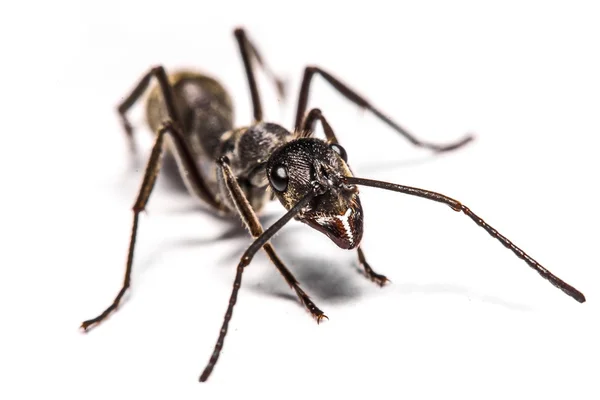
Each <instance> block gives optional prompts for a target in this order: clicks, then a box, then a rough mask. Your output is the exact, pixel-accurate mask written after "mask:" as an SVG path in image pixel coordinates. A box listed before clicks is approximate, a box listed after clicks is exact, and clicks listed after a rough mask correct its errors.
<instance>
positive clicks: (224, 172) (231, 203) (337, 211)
mask: <svg viewBox="0 0 600 400" xmlns="http://www.w3.org/2000/svg"><path fill="white" fill-rule="evenodd" d="M235 37H236V40H237V42H238V45H239V49H240V53H241V56H242V61H243V63H244V67H245V72H246V75H247V79H248V83H249V86H250V93H251V98H252V105H253V111H254V122H253V123H252V124H251V125H249V126H246V127H242V128H237V129H236V128H234V127H233V106H232V101H231V98H230V97H229V95H228V94H227V93H226V91H225V90H224V88H223V87H222V86H221V85H220V84H219V83H218V82H217V81H216V80H214V79H212V78H210V77H208V76H206V75H204V74H201V73H198V72H194V71H179V72H175V73H173V74H171V75H168V74H167V73H166V72H165V70H164V68H163V67H161V66H158V67H155V68H152V69H151V70H150V71H149V72H148V73H147V74H146V75H145V76H144V77H143V78H142V79H141V81H140V82H139V83H138V85H137V86H136V87H135V88H134V90H133V91H132V93H131V94H130V95H129V96H128V97H127V98H126V99H125V100H124V101H123V103H122V104H121V105H120V106H119V107H118V111H119V115H120V116H121V118H122V122H123V125H124V128H125V132H126V133H127V136H128V138H129V140H130V143H131V145H132V148H135V142H134V138H133V130H132V127H131V125H130V123H129V122H128V120H127V117H126V113H127V111H128V110H129V109H130V108H131V106H133V105H134V103H135V102H136V101H137V100H138V99H139V98H140V97H141V95H142V94H143V93H144V92H145V91H146V89H147V88H148V86H149V83H150V81H151V79H152V78H155V79H156V81H157V83H158V84H157V85H155V86H154V87H153V88H152V90H151V92H150V95H149V97H148V100H147V110H146V115H147V119H148V124H149V125H150V128H151V129H152V131H153V132H155V133H156V141H155V144H154V147H153V148H152V151H151V154H150V157H149V160H148V163H147V167H146V170H145V174H144V178H143V181H142V185H141V189H140V191H139V195H138V197H137V199H136V201H135V204H134V206H133V227H132V233H131V241H130V246H129V253H128V258H127V266H126V271H125V278H124V282H123V286H122V288H121V290H120V291H119V293H118V294H117V296H116V298H115V299H114V301H113V303H112V304H111V305H110V306H109V307H108V308H107V309H106V310H105V311H104V312H102V313H101V314H100V315H98V316H97V317H95V318H93V319H90V320H87V321H85V322H83V324H82V325H81V326H82V329H83V330H85V331H87V330H89V329H90V328H91V327H93V326H95V325H96V324H98V323H100V322H101V321H102V320H104V319H105V318H106V317H107V316H108V315H109V314H110V313H112V312H113V311H114V310H116V309H117V307H118V306H119V303H120V302H121V299H122V297H123V295H124V294H125V292H126V291H127V289H128V288H129V285H130V277H131V268H132V264H133V252H134V246H135V239H136V234H137V227H138V219H139V214H140V212H142V211H143V210H144V208H145V207H146V204H147V202H148V198H149V196H150V193H151V191H152V189H153V187H154V183H155V181H156V178H157V175H158V173H159V170H160V168H161V161H162V156H163V153H164V152H165V151H168V152H169V153H170V154H171V155H173V156H174V158H175V160H176V162H177V166H178V167H179V170H180V174H181V177H182V178H183V181H184V183H185V185H186V187H187V189H188V190H189V192H190V193H192V194H194V195H195V196H196V197H197V198H199V199H200V200H201V201H202V202H204V203H205V204H206V205H208V207H210V208H211V209H212V210H214V211H216V212H218V213H220V214H229V215H233V216H235V215H237V216H239V217H240V218H241V220H242V221H243V222H244V224H245V225H246V227H247V228H248V230H249V231H250V233H251V235H252V236H253V237H254V238H255V240H254V242H253V243H252V245H251V246H250V247H249V248H248V249H247V250H246V252H245V253H244V254H243V256H242V257H241V259H240V262H239V264H238V267H237V273H236V277H235V281H234V285H233V291H232V293H231V298H230V301H229V305H228V307H227V311H226V313H225V318H224V321H223V326H222V327H221V330H220V334H219V337H218V340H217V343H216V345H215V349H214V352H213V354H212V356H211V358H210V360H209V362H208V365H207V366H206V368H205V370H204V372H203V373H202V375H201V376H200V381H205V380H206V379H208V377H209V375H210V374H211V372H212V370H213V368H214V366H215V364H216V362H217V360H218V358H219V355H220V352H221V349H222V347H223V342H224V339H225V335H226V333H227V327H228V324H229V321H230V319H231V316H232V313H233V307H234V305H235V303H236V300H237V294H238V290H239V288H240V285H241V282H242V273H243V271H244V267H245V266H247V265H248V264H249V263H250V261H251V260H252V258H253V256H254V254H255V253H256V252H257V251H258V250H260V249H261V248H262V249H264V250H265V252H266V253H267V255H268V256H269V258H270V259H271V261H272V262H273V264H274V265H275V267H276V268H277V269H278V270H279V272H280V273H281V274H282V275H283V277H284V279H285V280H286V282H287V283H288V284H289V285H290V286H291V288H292V289H293V290H294V291H295V292H296V294H297V296H298V298H299V300H300V302H301V303H302V304H303V305H304V306H305V307H306V309H307V310H308V311H309V312H310V313H311V315H312V316H313V317H315V319H316V320H317V322H320V321H321V320H322V319H323V318H326V316H325V314H324V313H323V312H322V311H321V310H320V309H319V308H318V307H317V306H316V305H315V304H314V302H313V301H312V300H311V299H310V297H309V296H308V295H307V294H306V293H305V292H304V291H303V290H302V289H301V288H300V286H299V284H298V281H297V280H296V278H295V277H294V276H293V275H292V273H291V272H290V271H289V270H288V269H287V267H286V266H285V265H284V264H283V262H282V261H281V260H280V259H279V257H278V256H277V254H276V253H275V250H274V249H273V246H272V245H271V244H270V242H269V240H270V238H271V237H272V236H273V235H274V234H275V233H276V232H277V231H278V230H279V229H280V228H281V227H282V226H284V225H285V224H286V223H287V222H288V221H289V220H291V219H292V218H294V219H296V220H298V221H300V222H303V223H305V224H307V225H308V226H310V227H312V228H314V229H316V230H318V231H319V232H322V233H323V234H325V235H326V236H327V237H329V238H330V239H331V240H332V241H333V242H334V243H335V244H336V245H337V246H339V247H340V248H342V249H357V253H358V259H359V263H360V265H361V266H362V267H363V269H364V272H365V274H366V276H367V277H368V278H370V279H371V280H373V281H374V282H376V283H377V284H379V285H381V286H383V285H384V284H385V283H386V282H387V278H386V277H385V276H383V275H381V274H378V273H376V272H375V271H373V269H372V268H371V267H370V266H369V264H368V263H367V261H366V259H365V256H364V253H363V251H362V249H361V247H360V242H361V238H362V233H363V211H362V208H361V203H360V199H359V196H358V194H359V191H358V187H357V186H359V185H365V186H372V187H377V188H381V189H386V190H392V191H396V192H400V193H404V194H409V195H413V196H419V197H423V198H425V199H429V200H433V201H437V202H440V203H444V204H446V205H448V206H450V207H451V208H452V209H453V210H454V211H459V212H463V213H464V214H466V215H467V216H468V217H470V218H471V219H472V220H473V221H474V222H475V223H476V224H477V225H479V226H481V227H482V228H483V229H485V230H486V231H487V232H488V233H489V234H490V235H491V236H493V237H494V238H496V239H498V240H499V241H500V242H501V243H502V244H503V245H504V246H506V247H507V248H508V249H510V250H511V251H512V252H513V253H514V254H515V255H517V257H519V258H521V259H522V260H524V261H525V262H526V263H527V264H528V265H529V266H530V267H531V268H533V269H534V270H535V271H537V272H538V273H539V274H540V275H541V276H542V277H544V278H545V279H547V280H548V281H550V282H551V283H552V284H553V285H554V286H556V287H558V288H559V289H561V290H563V291H564V292H565V293H566V294H568V295H569V296H571V297H573V298H574V299H575V300H577V301H579V302H584V301H585V297H584V296H583V294H582V293H580V292H579V291H578V290H576V289H575V288H573V287H572V286H570V285H568V284H567V283H565V282H564V281H562V280H561V279H559V278H557V277H556V276H554V275H553V274H552V273H551V272H550V271H548V270H547V269H545V268H544V267H542V266H541V265H540V264H538V263H537V261H535V260H534V259H533V258H531V257H530V256H529V255H527V254H526V253H525V252H524V251H523V250H521V249H520V248H519V247H517V246H516V245H514V244H513V243H512V242H510V241H509V240H508V239H507V238H505V237H504V236H502V235H501V234H500V233H498V232H497V231H496V230H495V229H494V228H492V227H491V226H489V225H488V224H487V223H486V222H484V221H483V220H482V219H481V218H479V217H478V216H477V215H476V214H474V213H473V212H472V211H471V210H470V209H469V208H467V207H466V206H465V205H463V204H461V203H460V202H458V201H456V200H454V199H452V198H450V197H447V196H445V195H442V194H439V193H435V192H431V191H427V190H423V189H418V188H413V187H407V186H401V185H396V184H392V183H387V182H380V181H374V180H369V179H363V178H357V177H354V176H353V174H352V172H351V171H350V168H349V167H348V159H347V154H346V151H345V150H344V149H343V147H342V146H340V144H339V142H338V139H337V137H336V136H335V133H334V131H333V129H332V128H331V126H330V125H329V123H328V122H327V120H326V119H325V117H324V116H323V114H322V113H321V111H320V110H319V109H316V108H314V109H312V110H310V111H309V112H308V113H307V112H306V110H307V105H308V97H309V92H310V84H311V82H312V78H313V76H314V75H315V74H316V75H320V76H321V77H322V78H323V79H324V80H325V81H326V82H328V83H329V84H330V85H331V86H332V87H333V88H335V89H336V90H337V91H338V92H339V93H340V94H341V95H342V96H344V97H345V98H346V99H348V100H350V101H351V102H353V103H355V104H356V105H358V106H359V107H362V108H364V109H367V110H369V111H370V112H372V113H373V114H374V115H375V116H376V117H377V118H379V119H380V120H381V121H382V122H384V123H385V124H387V125H388V126H389V127H391V128H392V129H394V130H395V131H396V132H398V133H399V134H400V135H401V136H403V137H404V138H405V139H407V140H408V141H410V142H411V143H412V144H413V145H415V146H419V147H423V148H427V149H430V150H433V151H435V152H443V151H449V150H453V149H457V148H459V147H461V146H463V145H465V144H467V143H468V142H469V141H470V140H471V139H472V137H471V136H466V137H464V138H463V139H461V140H459V141H456V142H454V143H451V144H448V145H437V144H433V143H427V142H424V141H421V140H419V139H417V138H416V137H415V136H413V135H412V134H410V133H409V132H408V131H406V130H405V129H404V128H402V127H400V126H399V125H398V124H396V123H395V122H394V121H392V120H391V119H389V118H388V117H387V116H385V115H384V114H383V113H382V112H381V111H379V110H378V109H377V108H375V107H374V106H372V105H371V104H370V103H369V102H368V101H367V100H366V99H365V98H363V97H362V96H360V95H359V94H357V93H356V92H355V91H354V90H352V89H351V88H350V87H348V86H347V85H345V84H344V83H342V82H340V81H339V80H338V79H337V78H335V77H333V76H332V75H330V74H329V73H327V72H326V71H324V70H323V69H320V68H318V67H314V66H310V67H307V68H306V69H305V70H304V77H303V80H302V84H301V89H300V95H299V101H298V108H297V112H296V121H295V126H294V129H293V130H292V131H288V130H287V129H285V128H284V127H282V126H280V125H278V124H274V123H269V122H264V121H263V113H262V106H261V101H260V97H259V93H258V88H257V84H256V79H255V76H254V67H255V63H257V64H258V65H259V66H260V67H262V69H263V70H264V71H265V73H266V74H267V75H268V76H269V78H270V79H271V80H272V81H273V83H274V85H275V87H276V89H277V91H278V93H279V96H281V97H283V96H284V85H283V83H282V81H281V80H280V79H278V78H277V77H276V76H275V74H274V73H273V72H272V71H271V70H270V69H269V67H268V66H267V65H266V64H265V62H264V61H263V59H262V57H261V56H260V54H259V52H258V51H257V49H256V47H255V46H254V45H253V44H252V43H251V42H250V41H249V40H248V38H247V36H246V34H245V32H244V31H243V30H242V29H236V30H235ZM318 122H320V123H321V126H322V127H323V131H324V133H325V136H326V139H325V140H322V139H318V138H315V137H313V133H314V131H315V127H316V124H317V123H318ZM273 198H277V199H278V200H279V201H280V202H281V204H282V205H283V206H284V207H285V208H286V209H287V210H288V212H287V213H286V214H285V215H284V216H283V217H281V218H280V219H279V220H278V221H277V222H275V223H274V224H273V225H272V226H271V227H269V228H268V229H267V230H263V228H262V226H261V224H260V222H259V220H258V218H257V213H258V212H259V211H260V210H261V209H262V208H263V206H264V205H265V203H266V202H268V201H270V200H272V199H273Z"/></svg>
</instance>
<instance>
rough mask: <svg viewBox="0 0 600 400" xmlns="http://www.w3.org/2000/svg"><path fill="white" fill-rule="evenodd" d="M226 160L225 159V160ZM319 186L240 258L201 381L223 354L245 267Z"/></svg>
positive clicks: (206, 376) (253, 243)
mask: <svg viewBox="0 0 600 400" xmlns="http://www.w3.org/2000/svg"><path fill="white" fill-rule="evenodd" d="M224 161H225V160H224ZM318 190H319V189H318V188H315V189H313V191H311V192H309V193H307V194H306V195H305V196H304V197H303V198H302V199H301V200H300V201H299V202H298V203H296V205H295V206H294V207H292V209H290V210H289V211H288V212H287V213H285V215H284V216H283V217H281V218H279V220H277V222H275V223H274V224H273V225H271V226H270V227H269V228H268V229H267V230H266V231H264V232H263V233H261V235H260V236H259V237H258V238H256V239H255V240H254V242H252V244H251V245H250V247H248V248H247V249H246V251H245V252H244V254H243V255H242V257H241V258H240V262H239V263H238V266H237V269H236V273H235V280H234V281H233V289H232V290H231V297H229V305H228V306H227V311H226V312H225V317H224V318H223V324H222V325H221V330H220V331H219V337H218V339H217V343H216V344H215V348H214V350H213V353H212V355H211V356H210V360H209V361H208V364H206V367H205V368H204V371H203V372H202V375H200V382H206V380H207V379H208V377H209V376H210V374H211V373H212V370H213V369H214V367H215V365H216V364H217V361H218V360H219V356H220V355H221V350H222V349H223V344H224V342H225V336H226V335H227V329H228V327H229V321H231V317H232V315H233V307H234V306H235V303H236V302H237V296H238V292H239V290H240V287H241V286H242V274H243V273H244V268H245V267H246V266H248V265H249V264H250V262H251V261H252V258H253V257H254V255H255V254H256V253H257V252H258V251H259V250H260V249H261V247H264V246H265V245H267V244H268V242H269V240H270V239H271V238H272V237H273V235H275V234H276V233H277V232H279V230H280V229H281V228H283V227H284V226H285V224H287V223H288V222H289V221H290V220H291V219H292V218H294V217H295V216H296V215H298V213H300V212H301V211H302V209H303V208H304V207H306V205H307V204H308V203H309V202H310V201H311V200H312V199H314V198H315V196H318V195H319V192H318Z"/></svg>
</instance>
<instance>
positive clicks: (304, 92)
mask: <svg viewBox="0 0 600 400" xmlns="http://www.w3.org/2000/svg"><path fill="white" fill-rule="evenodd" d="M314 74H319V75H321V76H322V77H323V79H325V80H326V81H327V82H328V83H329V84H330V85H331V86H333V87H334V89H336V90H337V91H338V92H339V93H340V94H341V95H342V96H344V97H345V98H346V99H348V100H350V101H351V102H353V103H354V104H356V105H357V106H359V107H362V108H365V109H367V110H369V111H371V112H372V113H373V114H374V115H375V116H376V117H377V118H379V119H380V120H381V121H383V122H384V123H385V124H387V125H388V126H389V127H391V128H392V129H394V130H395V131H396V132H398V133H399V134H401V135H402V136H404V137H405V138H406V139H407V140H408V141H409V142H411V143H412V144H413V145H415V146H418V147H423V148H427V149H430V150H433V151H437V152H443V151H449V150H454V149H458V148H459V147H462V146H464V145H465V144H467V143H469V142H470V141H471V140H473V136H471V135H467V136H465V137H464V138H462V139H460V140H457V141H456V142H454V143H450V144H447V145H440V144H435V143H428V142H425V141H422V140H420V139H418V138H417V137H415V136H414V135H413V134H411V133H410V132H408V131H407V130H406V129H404V128H403V127H401V126H400V125H398V124H397V123H396V122H394V121H392V120H391V119H390V118H389V117H387V116H386V115H384V114H383V113H382V112H381V111H379V109H377V108H375V107H374V106H373V105H371V103H369V102H368V101H367V100H366V99H365V98H364V97H363V96H361V95H359V94H358V93H356V92H355V91H354V90H352V89H350V87H348V86H347V85H345V84H344V83H342V82H340V81H339V80H338V79H337V78H335V77H333V76H332V75H331V74H329V73H328V72H326V71H324V70H322V69H321V68H318V67H306V69H305V70H304V77H303V79H302V85H301V87H300V96H299V99H298V109H297V111H296V123H295V128H296V130H298V129H299V128H300V127H301V126H302V119H303V118H304V113H305V112H306V109H307V106H308V97H309V94H310V83H311V80H312V77H313V75H314Z"/></svg>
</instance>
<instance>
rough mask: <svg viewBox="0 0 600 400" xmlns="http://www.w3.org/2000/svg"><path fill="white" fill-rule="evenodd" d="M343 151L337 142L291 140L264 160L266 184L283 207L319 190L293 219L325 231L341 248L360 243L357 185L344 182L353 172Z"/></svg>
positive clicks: (313, 139)
mask: <svg viewBox="0 0 600 400" xmlns="http://www.w3.org/2000/svg"><path fill="white" fill-rule="evenodd" d="M346 161H347V158H346V151H345V150H344V149H343V148H342V146H340V145H339V144H337V143H331V144H328V143H327V142H325V141H323V140H320V139H316V138H301V139H296V140H293V141H291V142H289V143H286V144H285V145H283V146H281V147H280V148H279V149H277V150H276V151H275V152H273V154H272V155H271V157H270V158H269V160H268V162H267V176H268V178H269V186H270V187H271V189H272V190H273V193H274V194H275V196H277V198H278V199H279V201H280V202H281V204H283V206H284V207H285V208H286V209H288V210H289V209H291V208H292V207H294V205H295V204H296V203H298V201H300V199H302V198H303V197H304V196H305V195H306V194H307V193H309V192H310V191H312V190H317V192H318V193H319V195H318V196H316V197H315V198H314V199H313V200H312V201H311V202H310V203H309V204H308V206H306V207H305V208H304V210H302V212H300V213H299V214H298V215H297V216H296V219H297V220H299V221H301V222H304V223H305V224H307V225H309V226H310V227H312V228H314V229H316V230H318V231H319V232H322V233H324V234H325V235H327V236H328V237H329V238H330V239H331V240H332V241H333V242H334V243H335V244H336V245H338V246H339V247H341V248H343V249H353V248H355V247H356V246H358V245H359V244H360V240H361V238H362V232H363V212H362V207H361V205H360V199H359V198H358V189H357V187H356V186H354V185H348V184H345V183H344V181H343V178H344V177H346V176H352V173H351V172H350V169H349V168H348V165H347V164H346Z"/></svg>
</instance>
